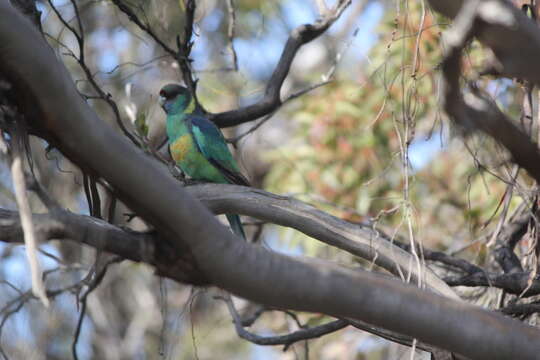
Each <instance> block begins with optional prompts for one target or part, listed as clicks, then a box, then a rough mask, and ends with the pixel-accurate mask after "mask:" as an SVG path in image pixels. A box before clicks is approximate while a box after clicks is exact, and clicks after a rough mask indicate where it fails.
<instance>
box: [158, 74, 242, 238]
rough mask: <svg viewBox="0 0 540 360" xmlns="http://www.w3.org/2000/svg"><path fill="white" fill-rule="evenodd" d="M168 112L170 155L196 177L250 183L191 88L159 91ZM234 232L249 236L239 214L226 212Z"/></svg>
mask: <svg viewBox="0 0 540 360" xmlns="http://www.w3.org/2000/svg"><path fill="white" fill-rule="evenodd" d="M159 102H160V103H161V106H162V107H163V110H165V113H166V114H167V136H168V138H169V150H170V152H171V156H172V158H173V159H174V161H175V162H176V164H177V165H178V166H179V167H180V169H182V171H183V172H184V173H185V174H187V175H188V176H189V177H191V178H192V179H193V180H202V181H207V182H213V183H220V184H237V185H244V186H249V182H248V181H247V179H246V178H245V177H244V176H243V175H242V174H241V173H240V169H239V168H238V165H237V164H236V161H235V160H234V158H233V156H232V154H231V152H230V151H229V147H228V146H227V143H226V142H225V138H224V137H223V134H222V133H221V131H220V130H219V129H218V128H217V127H216V125H214V123H213V122H212V121H210V120H208V118H207V117H206V116H205V115H204V113H203V112H202V110H201V109H200V108H199V107H198V106H197V104H196V102H195V99H193V97H192V96H191V94H190V92H189V90H188V89H187V88H186V87H184V86H180V85H177V84H168V85H165V86H164V87H163V88H161V90H160V92H159ZM226 216H227V220H229V223H230V224H231V228H232V230H233V232H234V233H235V234H236V235H238V236H241V237H242V238H243V239H245V238H246V235H245V233H244V229H243V227H242V223H241V222H240V217H239V216H238V215H233V214H227V215H226Z"/></svg>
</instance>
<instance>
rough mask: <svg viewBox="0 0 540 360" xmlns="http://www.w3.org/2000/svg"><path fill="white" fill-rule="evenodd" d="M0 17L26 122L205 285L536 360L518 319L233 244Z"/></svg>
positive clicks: (471, 351)
mask: <svg viewBox="0 0 540 360" xmlns="http://www.w3.org/2000/svg"><path fill="white" fill-rule="evenodd" d="M0 18H1V19H2V21H0V73H1V74H3V75H4V76H6V78H7V79H9V80H10V81H11V82H12V83H13V85H14V86H15V89H16V90H17V91H19V92H20V93H22V94H28V95H29V97H30V100H32V102H31V103H30V104H31V105H33V107H34V108H35V109H36V111H37V112H38V113H39V115H40V116H39V117H33V118H32V120H33V121H34V122H36V123H37V124H38V125H40V126H41V127H42V128H43V129H44V130H46V131H48V132H49V133H50V136H51V139H54V141H55V143H56V144H55V145H57V148H58V149H60V151H62V152H63V153H64V154H66V155H67V156H68V157H69V158H70V159H71V160H73V161H75V162H76V163H78V164H80V165H81V166H83V167H86V168H89V169H92V170H93V171H94V172H95V173H97V174H98V175H99V176H101V177H102V178H104V179H105V180H106V181H107V182H109V183H110V184H111V186H113V187H114V188H115V189H116V190H117V191H118V193H119V198H121V199H122V200H123V201H125V202H126V203H127V204H128V205H129V206H130V207H131V208H132V209H134V210H135V211H136V212H137V213H139V214H141V216H144V218H145V219H146V220H148V221H149V222H151V223H152V224H153V225H154V226H155V228H156V229H157V230H158V231H159V232H160V233H161V234H164V235H166V236H165V237H166V238H168V239H170V242H171V245H172V246H174V249H176V250H177V251H182V249H186V248H187V249H189V251H191V252H192V254H193V256H194V258H195V260H196V263H197V265H198V266H199V267H200V269H201V271H202V272H203V273H204V274H205V275H206V276H207V277H208V279H209V280H210V282H211V283H213V284H215V285H216V286H218V287H221V288H223V289H225V290H228V291H230V292H231V293H233V294H235V295H237V296H241V297H243V298H246V299H249V300H251V301H254V302H257V303H261V304H265V305H269V306H273V307H278V308H286V309H294V310H298V311H309V312H322V313H325V314H328V315H331V316H335V317H340V318H352V319H359V320H362V321H365V322H368V323H370V324H373V325H377V326H380V327H384V328H386V329H389V330H392V331H395V332H398V333H403V334H407V335H409V336H411V337H414V338H417V339H419V340H421V341H424V342H427V343H430V344H433V345H435V346H437V347H440V348H443V349H447V350H450V351H452V352H457V353H460V354H463V355H465V356H468V357H470V358H489V359H509V358H520V359H532V358H535V357H537V355H538V353H539V352H540V342H539V341H538V338H539V336H540V331H539V330H538V329H536V328H533V327H530V326H527V325H525V324H522V323H521V322H519V321H515V320H513V319H510V318H506V317H504V316H503V315H500V314H496V313H493V312H489V311H486V310H483V309H481V308H479V307H475V306H472V305H468V304H465V303H462V302H458V301H455V300H451V299H448V298H443V297H441V296H439V295H436V294H433V293H430V292H427V291H422V290H421V289H418V288H416V287H414V286H411V285H408V284H405V283H402V282H399V281H396V280H393V279H388V278H387V277H382V276H377V275H376V274H373V273H368V272H365V271H361V270H348V269H343V268H340V267H338V266H333V265H331V264H328V263H325V262H322V261H319V262H314V261H312V260H302V259H295V258H291V257H289V256H284V255H281V254H277V253H275V252H272V251H269V250H267V249H264V248H262V247H258V246H255V245H251V244H248V243H245V242H243V241H240V240H239V239H238V238H236V237H235V236H234V235H233V234H232V233H231V232H230V231H228V230H227V229H226V228H225V227H224V226H223V225H221V224H220V223H219V222H218V221H217V220H216V219H214V217H213V216H212V214H211V213H210V212H209V211H208V210H207V209H206V208H205V207H204V206H203V205H202V204H201V203H200V202H199V201H197V200H195V199H194V198H193V197H192V196H191V195H189V194H188V193H187V191H185V190H184V189H182V188H181V187H180V186H178V182H177V181H176V180H175V179H173V178H172V177H171V176H170V175H169V174H168V173H167V171H166V169H164V168H163V167H161V166H160V165H159V164H158V163H157V162H156V161H155V160H153V159H152V158H150V157H148V156H146V155H145V154H144V153H143V152H142V150H140V149H137V148H135V147H134V146H133V145H132V144H130V143H129V142H128V141H127V139H125V137H123V136H121V135H119V134H117V133H115V132H114V131H112V129H111V128H110V127H109V126H108V125H106V124H105V123H104V122H103V121H101V120H100V119H99V118H98V117H97V115H96V114H95V113H94V112H93V111H92V109H91V108H90V107H89V106H88V104H86V103H85V102H84V101H83V99H81V97H80V96H79V95H78V93H77V90H76V88H75V86H74V84H73V82H72V80H71V77H70V75H69V73H68V72H67V70H66V68H65V67H64V66H63V65H62V64H61V63H59V62H58V61H57V59H56V58H55V56H54V53H53V52H52V51H51V50H50V48H49V47H48V46H46V44H45V43H44V42H43V39H42V38H41V36H40V35H39V33H38V32H37V31H36V30H34V29H33V28H32V26H31V25H30V24H29V23H28V22H27V21H26V20H24V18H22V16H21V15H20V14H18V13H17V11H16V10H15V9H13V7H12V6H11V5H10V4H9V3H8V2H0ZM36 79H40V81H36ZM20 101H21V102H23V101H24V99H22V98H21V99H20ZM23 104H24V102H23ZM21 108H22V109H27V108H28V107H21ZM269 284H271V286H269Z"/></svg>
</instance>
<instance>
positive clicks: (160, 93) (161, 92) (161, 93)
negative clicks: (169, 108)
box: [159, 90, 167, 97]
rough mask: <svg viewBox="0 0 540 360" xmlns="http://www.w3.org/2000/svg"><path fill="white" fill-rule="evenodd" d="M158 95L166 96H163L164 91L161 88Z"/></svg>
mask: <svg viewBox="0 0 540 360" xmlns="http://www.w3.org/2000/svg"><path fill="white" fill-rule="evenodd" d="M159 96H163V97H167V96H165V91H163V90H161V91H160V92H159Z"/></svg>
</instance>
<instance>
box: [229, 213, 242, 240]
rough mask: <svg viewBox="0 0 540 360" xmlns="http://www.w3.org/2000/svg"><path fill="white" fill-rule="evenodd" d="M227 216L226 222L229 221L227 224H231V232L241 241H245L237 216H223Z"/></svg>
mask: <svg viewBox="0 0 540 360" xmlns="http://www.w3.org/2000/svg"><path fill="white" fill-rule="evenodd" d="M225 216H227V220H229V224H231V229H232V231H233V232H234V233H235V234H236V235H238V236H240V237H241V238H242V239H244V240H246V233H244V228H243V226H242V222H241V221H240V216H238V215H225Z"/></svg>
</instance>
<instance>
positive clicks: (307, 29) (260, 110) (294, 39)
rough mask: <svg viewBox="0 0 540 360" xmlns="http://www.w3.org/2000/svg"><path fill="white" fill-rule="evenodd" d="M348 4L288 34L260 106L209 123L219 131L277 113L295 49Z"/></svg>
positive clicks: (343, 0)
mask: <svg viewBox="0 0 540 360" xmlns="http://www.w3.org/2000/svg"><path fill="white" fill-rule="evenodd" d="M350 3H351V1H350V0H339V1H338V2H337V4H336V7H335V9H334V10H333V11H332V12H330V13H329V14H327V15H323V16H322V17H321V18H319V19H318V20H317V21H315V23H313V24H304V25H301V26H299V27H297V28H296V29H294V30H293V31H292V32H291V34H290V35H289V39H288V40H287V43H286V44H285V48H284V49H283V52H282V53H281V57H280V59H279V62H278V64H277V66H276V68H275V69H274V72H273V73H272V76H271V77H270V80H268V83H267V84H266V89H265V92H264V96H263V98H262V99H261V100H260V101H259V102H257V103H256V104H253V105H249V106H246V107H243V108H240V109H236V110H231V111H226V112H222V113H219V114H209V117H210V119H211V120H212V121H214V122H215V123H216V124H217V125H218V126H219V127H228V126H235V125H239V124H242V123H245V122H248V121H252V120H255V119H258V118H260V117H262V116H265V115H268V114H270V113H272V112H273V111H275V110H276V109H278V108H279V107H280V106H281V104H282V101H281V97H280V92H281V86H282V85H283V82H284V81H285V78H286V77H287V74H288V73H289V69H290V67H291V64H292V62H293V60H294V58H295V56H296V53H297V51H298V49H300V47H301V46H302V45H304V44H305V43H308V42H310V41H312V40H313V39H316V38H317V37H319V36H320V35H321V34H323V33H324V32H325V31H326V30H327V29H328V28H329V27H330V26H331V25H332V24H333V23H334V22H335V21H336V20H337V19H338V18H339V17H340V16H341V14H342V13H343V11H344V10H345V9H346V8H347V6H349V5H350Z"/></svg>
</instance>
